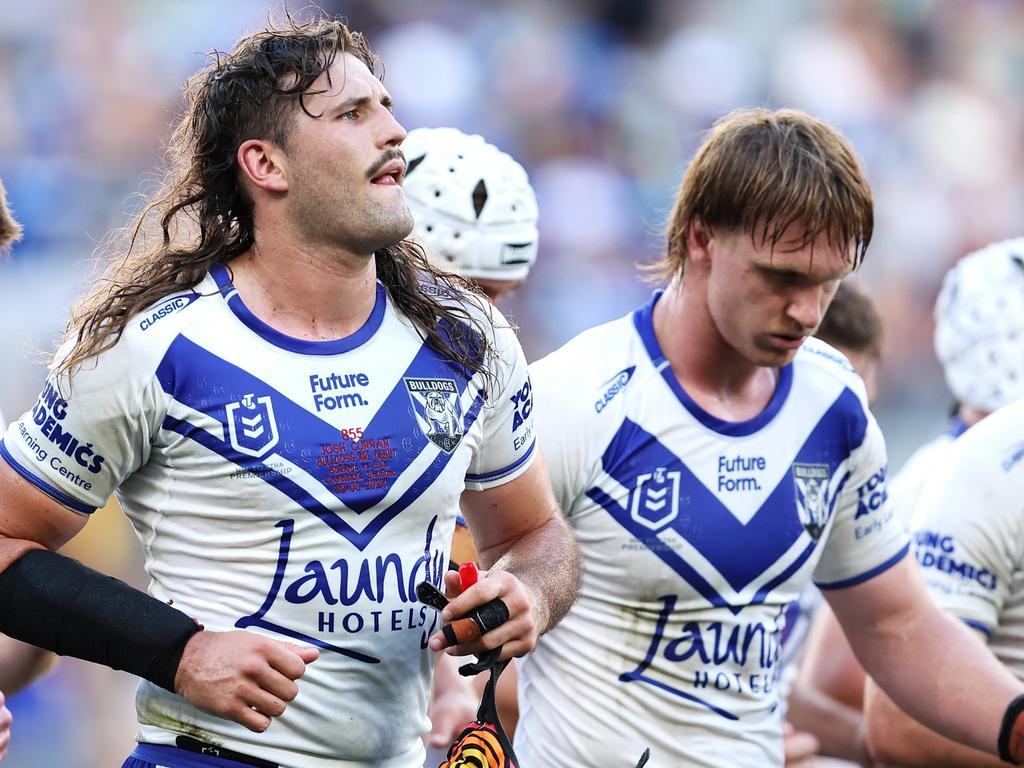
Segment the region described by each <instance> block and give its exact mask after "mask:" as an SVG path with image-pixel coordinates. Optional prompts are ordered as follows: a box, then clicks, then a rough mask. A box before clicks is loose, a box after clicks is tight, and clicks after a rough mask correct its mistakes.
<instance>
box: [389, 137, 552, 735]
mask: <svg viewBox="0 0 1024 768" xmlns="http://www.w3.org/2000/svg"><path fill="white" fill-rule="evenodd" d="M402 150H403V152H404V153H405V157H406V162H407V163H408V167H407V168H406V172H405V181H404V183H403V187H404V189H405V196H406V200H407V201H408V203H409V210H410V211H411V212H412V216H413V221H414V222H415V223H414V226H413V234H412V236H413V238H415V239H416V240H417V241H418V242H419V243H421V244H422V245H423V247H424V250H425V251H426V254H427V258H429V259H430V260H431V261H432V262H433V263H434V264H436V265H437V266H438V267H440V268H441V269H446V270H450V271H452V272H455V273H456V274H459V275H461V276H463V277H466V278H468V279H470V280H471V281H472V282H473V283H474V284H475V285H476V286H477V287H479V288H480V290H481V291H483V293H485V294H486V295H487V297H488V298H489V299H490V300H491V302H493V303H494V305H495V306H500V305H501V302H502V300H503V299H504V298H505V297H506V296H507V295H508V294H509V293H511V292H512V291H513V290H515V289H516V288H517V287H519V285H521V284H522V282H523V281H524V280H525V279H526V276H527V274H528V273H529V271H530V267H532V266H533V264H534V262H535V261H536V260H537V249H538V239H539V233H538V229H537V218H538V214H537V197H536V195H535V194H534V191H533V187H531V186H530V179H529V177H528V175H527V173H526V169H524V168H523V166H522V165H520V164H519V163H518V162H516V160H515V159H514V158H513V157H512V156H511V155H508V154H507V153H505V152H502V151H501V150H500V149H498V148H497V147H496V146H494V145H493V144H490V143H488V142H486V141H485V140H484V138H483V137H482V136H479V135H467V134H465V133H463V132H462V131H460V130H458V129H457V128H416V129H414V130H412V131H410V132H409V135H408V136H406V138H405V141H404V142H402ZM527 400H529V395H527ZM451 556H452V561H453V562H455V563H463V562H466V561H469V560H476V559H477V552H476V547H475V546H474V544H473V540H472V538H471V536H470V534H469V529H468V528H467V527H466V526H465V523H464V521H463V520H462V518H461V517H460V518H459V520H458V524H457V526H456V528H455V537H454V539H453V541H452V554H451ZM487 679H488V676H487V675H486V674H481V675H478V676H477V677H476V678H474V681H475V682H476V686H475V687H474V686H472V685H469V686H465V685H463V684H462V683H463V682H464V681H463V680H461V679H460V678H459V676H458V673H457V671H456V670H455V665H454V664H453V663H451V661H450V660H446V659H443V658H442V659H439V662H438V667H437V670H436V671H435V681H434V690H433V694H432V697H431V706H430V718H431V724H432V727H431V733H430V737H429V744H430V745H431V746H433V747H437V748H439V747H447V746H448V745H449V744H450V743H451V742H452V740H453V739H454V738H455V737H456V736H457V735H458V734H459V732H460V731H461V729H462V727H463V726H464V725H465V724H466V722H468V721H470V720H472V719H474V717H475V713H476V710H477V705H478V704H479V695H480V693H481V690H480V689H481V688H482V685H483V684H484V683H486V681H487ZM496 697H497V705H498V711H499V714H500V716H501V722H502V725H503V726H504V728H505V730H506V732H507V733H508V734H509V735H510V736H511V735H513V734H514V733H515V726H516V721H517V720H518V717H519V710H518V706H517V703H516V673H515V665H514V664H510V665H509V666H508V667H506V669H505V671H504V673H503V674H502V676H501V678H500V679H499V681H498V688H497V693H496Z"/></svg>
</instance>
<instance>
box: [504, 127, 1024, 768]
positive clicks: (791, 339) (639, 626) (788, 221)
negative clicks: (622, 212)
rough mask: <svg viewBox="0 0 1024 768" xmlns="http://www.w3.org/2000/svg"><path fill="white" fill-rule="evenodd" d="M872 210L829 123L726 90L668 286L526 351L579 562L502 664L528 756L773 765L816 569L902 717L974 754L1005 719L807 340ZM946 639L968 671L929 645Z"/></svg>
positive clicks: (832, 378)
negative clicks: (513, 659)
mask: <svg viewBox="0 0 1024 768" xmlns="http://www.w3.org/2000/svg"><path fill="white" fill-rule="evenodd" d="M872 227H873V202H872V195H871V190H870V188H869V186H868V183H867V181H866V180H865V178H864V175H863V173H862V171H861V169H860V166H859V164H858V162H857V159H856V157H855V155H854V153H853V150H852V149H851V147H850V146H849V144H848V143H847V142H846V140H845V139H843V138H842V137H841V136H840V135H839V134H838V133H836V131H834V130H833V129H832V128H830V127H829V126H828V125H826V124H824V123H822V122H820V121H818V120H816V119H814V118H812V117H810V116H808V115H806V114H804V113H802V112H799V111H795V110H786V109H783V110H778V111H769V110H765V109H755V110H742V111H738V112H734V113H732V114H730V115H728V116H726V117H724V118H722V119H721V120H720V121H719V122H718V123H716V124H715V126H714V128H713V129H712V130H711V132H710V134H709V136H708V137H707V139H706V140H705V142H704V143H703V145H702V146H701V147H700V149H699V150H698V151H697V154H696V156H695V157H694V159H693V161H692V162H691V164H690V167H689V168H688V169H687V171H686V174H685V177H684V179H683V183H682V186H681V188H680V191H679V194H678V197H677V198H676V203H675V206H674V208H673V211H672V214H671V217H670V220H669V226H668V250H667V253H666V256H665V258H664V259H663V260H662V261H661V263H660V264H659V265H658V269H659V271H660V274H661V275H663V276H664V277H665V278H667V279H668V287H667V288H666V289H665V290H664V291H658V292H656V293H655V295H654V297H653V299H652V301H651V302H650V304H648V305H647V306H646V307H643V308H641V309H639V310H637V311H636V312H634V313H632V314H631V315H628V316H626V317H624V318H622V319H620V320H616V321H613V322H611V323H608V324H606V325H603V326H599V327H597V328H594V329H591V330H589V331H586V332H584V333H583V334H581V335H580V336H578V337H577V338H576V339H574V340H572V341H570V342H569V343H568V344H567V345H566V346H564V347H563V348H562V349H560V350H558V351H556V352H554V353H553V354H551V355H550V356H548V357H546V358H544V359H543V360H541V361H539V362H537V363H535V364H534V365H533V366H531V376H532V379H533V383H534V388H535V395H536V403H537V407H536V411H535V412H536V416H537V426H538V430H539V432H540V440H541V441H542V443H543V445H544V449H545V454H546V455H547V457H548V461H549V464H550V467H551V474H552V483H553V486H554V488H555V495H556V497H557V498H558V500H559V502H560V503H561V505H562V508H563V509H564V510H565V513H566V515H567V517H568V518H569V521H570V523H571V524H572V525H573V527H574V528H575V529H576V532H577V536H578V539H579V542H580V546H581V549H582V554H583V581H582V588H581V594H580V598H579V600H578V601H577V603H576V604H575V605H574V606H573V608H572V609H571V610H570V612H569V614H568V615H567V616H566V618H565V620H564V621H562V622H561V623H560V624H559V625H558V626H557V627H556V628H555V629H554V630H552V631H551V632H550V633H548V634H547V635H545V636H544V637H542V638H541V640H540V642H539V643H538V646H537V650H536V651H535V652H534V653H532V654H530V655H529V656H528V657H527V658H526V659H524V660H523V663H522V664H521V665H520V688H519V693H520V696H519V701H520V707H521V716H520V721H519V727H518V730H517V732H516V742H515V747H516V752H517V754H518V755H519V757H520V758H521V760H522V762H523V764H524V765H528V766H530V768H546V767H548V766H564V765H587V766H590V765H595V766H596V765H630V764H633V762H634V761H635V755H636V754H637V752H638V750H639V749H641V748H642V747H643V746H644V745H649V746H650V748H651V764H652V765H686V766H709V767H712V766H721V765H726V764H727V765H729V766H738V767H739V768H747V767H750V768H753V767H754V766H757V767H758V768H760V767H761V766H767V765H777V766H781V765H782V764H783V748H782V738H781V737H782V723H781V717H780V707H779V706H778V691H777V684H778V674H779V648H780V640H781V635H782V631H783V627H784V618H783V617H784V613H785V609H786V606H787V605H788V604H789V603H790V602H791V601H792V600H794V599H795V598H796V597H797V595H798V593H799V592H800V590H801V588H802V587H803V586H804V585H806V584H807V583H808V582H810V581H812V580H813V581H814V582H815V583H816V584H817V585H818V586H819V587H821V588H822V589H823V590H824V591H825V594H826V597H827V599H828V601H829V603H830V605H831V607H832V609H833V610H834V611H835V613H836V616H837V617H838V619H839V621H840V623H841V625H842V627H843V629H844V631H845V632H846V634H847V636H848V638H849V639H850V643H851V646H852V647H853V649H854V651H855V653H856V654H857V656H858V658H859V659H860V661H861V662H862V663H863V665H864V667H865V669H867V670H868V672H869V673H870V674H872V676H873V677H874V678H875V679H876V680H877V681H878V682H879V683H880V685H881V686H882V687H883V688H885V690H886V691H887V692H888V693H889V694H890V695H891V696H892V697H893V698H894V699H895V700H896V701H898V702H899V703H900V704H901V705H902V706H905V707H906V708H907V709H908V711H910V712H912V714H913V715H914V716H915V717H917V718H919V719H921V720H923V721H925V722H928V723H930V724H931V725H932V726H933V727H935V728H938V729H941V730H942V731H943V732H945V733H948V734H950V735H951V736H953V737H954V738H957V739H960V740H963V741H965V742H968V743H971V744H973V745H975V746H976V747H978V748H979V749H984V750H987V751H989V752H992V753H995V752H996V749H997V744H998V743H1000V739H1001V734H1002V736H1007V735H1010V734H1013V733H1015V732H1017V731H1019V729H1020V727H1021V722H1024V721H1021V720H1020V718H1019V717H1018V716H1017V710H1016V709H1015V707H1014V705H1013V704H1011V702H1013V701H1014V699H1015V697H1017V696H1019V695H1020V694H1021V693H1022V692H1024V685H1022V684H1021V683H1020V682H1019V681H1017V680H1015V679H1014V678H1013V677H1012V675H1010V674H1008V673H1007V672H1006V671H1005V670H1003V669H1002V668H1001V667H1000V666H999V665H998V664H997V663H995V661H994V660H992V659H990V658H988V657H986V656H985V654H984V653H983V651H982V653H980V654H979V653H978V651H979V650H982V649H981V644H980V643H979V641H978V640H977V638H975V637H973V636H972V634H971V633H970V632H969V630H967V629H966V628H964V627H963V626H962V625H960V624H959V623H957V622H956V621H954V620H952V619H951V618H949V617H948V616H946V615H945V614H944V613H943V612H942V611H940V610H939V609H938V608H937V607H936V606H935V605H934V604H933V603H932V602H931V600H930V599H929V597H928V595H927V592H926V591H925V588H924V585H923V582H922V579H921V576H920V573H919V572H918V571H917V569H916V567H915V566H914V564H913V559H912V558H910V557H907V553H908V551H909V542H908V539H907V536H906V534H905V533H904V532H903V529H902V527H901V526H900V525H899V523H898V521H896V520H895V518H894V516H893V515H892V514H891V511H890V510H889V509H888V507H887V506H886V503H885V474H886V469H885V468H886V454H885V444H884V440H883V438H882V434H881V432H880V430H879V428H878V425H877V424H876V422H875V420H874V418H873V417H872V416H871V413H870V411H869V410H868V407H867V402H866V395H865V391H864V385H863V383H862V382H861V380H860V378H859V377H858V376H857V375H856V373H855V372H854V371H853V369H852V367H851V366H850V365H849V363H848V362H847V361H846V360H845V358H843V357H841V356H840V355H838V354H836V353H835V352H834V351H833V350H832V349H831V348H830V347H828V346H827V345H826V344H824V343H823V342H819V341H817V340H814V339H812V338H810V337H811V336H812V335H813V333H814V332H815V330H816V329H817V327H818V325H819V324H820V323H821V320H822V317H823V315H824V314H825V311H826V309H827V308H828V306H829V302H830V301H831V299H832V297H833V296H834V294H835V292H836V289H837V287H838V285H839V283H840V281H841V280H842V279H843V278H844V277H846V276H847V275H848V274H850V273H851V272H852V271H853V270H854V269H856V268H857V267H858V266H859V264H860V263H861V261H862V260H863V258H864V254H865V252H866V250H867V247H868V243H869V241H870V239H871V234H872ZM967 656H971V657H976V659H977V663H976V665H975V666H974V668H972V671H971V675H970V676H966V675H963V674H962V672H961V670H960V669H958V668H956V667H954V666H950V665H949V664H947V660H948V659H950V658H959V657H967ZM968 678H969V679H968ZM1011 743H1015V742H1013V741H1011ZM1014 749H1015V751H1014V752H1013V753H1012V757H1013V759H1014V760H1016V761H1017V762H1021V761H1024V750H1021V748H1020V747H1019V746H1017V747H1014Z"/></svg>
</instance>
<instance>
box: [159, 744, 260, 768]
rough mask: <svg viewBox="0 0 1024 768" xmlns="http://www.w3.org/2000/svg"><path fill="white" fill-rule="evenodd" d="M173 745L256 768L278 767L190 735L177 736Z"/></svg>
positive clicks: (187, 750)
mask: <svg viewBox="0 0 1024 768" xmlns="http://www.w3.org/2000/svg"><path fill="white" fill-rule="evenodd" d="M174 745H175V746H176V747H178V748H179V749H184V750H185V751H186V752H195V753H197V754H200V755H210V756H212V757H222V758H224V759H225V760H234V761H235V762H236V763H242V764H243V765H254V766H256V768H278V765H277V763H272V762H270V761H269V760H264V759H262V758H259V757H253V756H252V755H243V754H242V753H241V752H235V750H233V749H227V748H226V747H218V746H216V745H215V744H207V743H206V742H205V741H200V740H199V739H193V738H192V737H191V736H178V738H176V739H175V740H174Z"/></svg>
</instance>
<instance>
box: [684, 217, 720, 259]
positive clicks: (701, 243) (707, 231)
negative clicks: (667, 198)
mask: <svg viewBox="0 0 1024 768" xmlns="http://www.w3.org/2000/svg"><path fill="white" fill-rule="evenodd" d="M713 239H714V232H713V231H712V230H711V227H709V226H708V225H707V224H705V223H704V222H703V221H702V220H701V219H694V220H693V221H691V222H690V226H689V227H688V228H687V230H686V253H687V260H688V261H693V262H707V261H709V260H710V258H711V241H712V240H713Z"/></svg>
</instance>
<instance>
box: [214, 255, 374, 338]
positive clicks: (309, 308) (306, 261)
mask: <svg viewBox="0 0 1024 768" xmlns="http://www.w3.org/2000/svg"><path fill="white" fill-rule="evenodd" d="M229 266H230V267H231V271H232V274H233V282H234V285H235V288H236V289H237V290H238V293H239V296H241V298H242V301H243V302H244V303H245V305H246V307H248V309H249V311H250V312H252V313H253V314H254V315H256V317H258V318H259V319H260V320H262V321H263V322H264V323H266V324H267V325H269V326H270V327H271V328H274V329H275V330H277V331H280V332H281V333H284V334H286V335H288V336H292V337H294V338H300V339H308V340H311V341H329V340H334V339H341V338H345V337H346V336H349V335H351V334H352V333H354V332H355V331H357V330H359V328H361V327H362V326H363V324H364V323H365V322H366V320H367V319H368V318H369V317H370V314H371V312H373V307H374V303H375V301H376V285H377V270H376V263H375V261H374V259H373V258H372V257H370V258H369V259H367V258H361V257H355V256H352V255H351V254H340V253H339V254H327V253H325V252H324V250H323V249H321V248H313V247H308V246H296V245H294V244H284V243H275V242H268V241H267V240H266V239H262V238H261V239H258V245H255V246H253V247H252V248H250V249H249V250H248V251H246V252H245V253H243V254H242V255H240V256H238V257H237V258H235V259H233V260H232V261H231V262H229Z"/></svg>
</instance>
